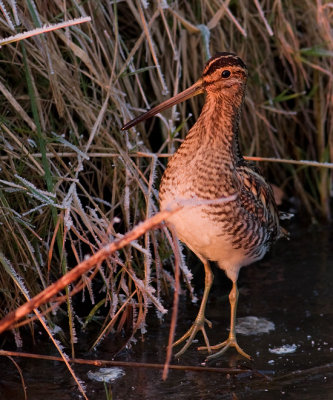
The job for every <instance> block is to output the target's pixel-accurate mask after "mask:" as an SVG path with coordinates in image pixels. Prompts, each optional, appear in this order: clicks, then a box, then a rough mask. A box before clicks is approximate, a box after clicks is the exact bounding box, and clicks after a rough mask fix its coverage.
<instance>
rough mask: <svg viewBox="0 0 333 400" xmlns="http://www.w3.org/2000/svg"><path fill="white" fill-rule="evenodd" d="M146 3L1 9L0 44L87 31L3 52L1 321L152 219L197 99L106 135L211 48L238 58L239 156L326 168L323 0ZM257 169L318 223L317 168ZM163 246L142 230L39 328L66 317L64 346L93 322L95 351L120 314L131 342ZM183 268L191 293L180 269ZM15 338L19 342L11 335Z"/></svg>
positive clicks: (192, 75)
mask: <svg viewBox="0 0 333 400" xmlns="http://www.w3.org/2000/svg"><path fill="white" fill-rule="evenodd" d="M144 3H145V2H143V1H142V2H140V1H134V0H124V1H119V2H117V3H112V2H109V1H98V2H97V1H92V0H91V1H89V0H88V1H85V2H82V3H78V2H75V1H67V2H62V1H60V0H56V1H52V2H45V1H41V0H40V1H36V2H35V3H33V1H32V0H24V1H21V2H20V4H18V6H17V8H12V2H8V3H6V4H2V2H0V6H1V8H2V9H3V8H4V7H7V12H8V15H10V16H7V18H5V17H3V18H2V19H1V20H0V30H1V36H3V37H6V36H9V35H11V34H13V33H14V32H19V31H24V30H29V29H32V28H34V27H36V26H39V25H43V24H44V23H46V22H51V23H56V22H60V21H63V20H65V19H71V18H77V17H81V16H86V15H89V16H91V17H92V22H91V23H90V24H84V25H80V26H76V27H73V28H70V29H67V30H65V31H56V32H52V33H49V34H46V35H44V36H40V37H35V38H31V39H28V40H25V41H24V42H21V43H20V44H11V45H8V46H5V47H3V48H1V53H0V75H1V79H0V97H1V110H0V112H1V119H0V148H1V153H0V162H1V171H0V179H1V181H0V231H1V236H2V240H1V245H0V262H1V265H2V271H1V274H0V287H1V288H2V289H1V291H2V296H1V303H0V304H1V307H0V309H1V314H2V315H5V314H6V313H8V311H9V310H13V309H14V308H16V307H17V306H19V305H20V304H22V302H23V301H24V300H25V299H27V298H31V297H32V296H34V295H36V294H37V293H39V292H40V291H41V290H43V289H45V288H46V287H47V285H48V284H49V283H50V282H53V281H54V280H55V279H57V278H58V277H60V276H62V275H63V274H65V273H66V271H68V270H69V269H71V268H72V267H73V266H74V265H76V264H77V263H79V262H80V261H82V260H83V259H84V257H85V255H86V254H91V253H95V252H96V251H97V250H98V249H100V248H101V247H102V246H103V245H105V244H106V243H108V242H110V241H113V240H115V239H116V238H120V237H121V236H122V235H123V234H124V233H125V232H127V231H129V230H130V229H131V228H132V227H133V226H135V225H136V224H137V223H138V222H139V221H141V220H144V219H145V218H147V217H149V216H151V215H153V214H154V213H156V211H157V210H158V202H157V192H156V188H157V187H158V182H159V177H160V176H161V173H162V171H163V168H164V165H165V159H164V158H160V157H159V155H160V154H162V153H172V152H173V151H174V150H175V148H176V147H177V146H178V142H179V141H180V140H181V139H182V138H183V137H184V135H185V133H186V132H187V130H188V128H189V126H190V125H191V124H193V121H194V120H195V119H196V118H197V116H198V114H199V112H200V107H201V105H202V103H203V101H204V99H203V98H194V99H193V100H191V101H190V102H188V103H187V104H184V105H182V106H180V107H179V108H177V110H179V111H180V114H178V113H177V112H176V111H175V110H173V111H172V112H171V113H169V114H168V115H167V116H166V114H165V115H164V116H160V125H158V124H157V122H156V120H155V122H154V121H148V122H147V123H146V126H145V127H146V129H144V128H143V127H142V126H141V127H139V128H137V130H134V129H132V130H131V131H130V132H128V133H120V127H121V126H122V125H123V123H124V122H125V121H128V120H129V119H131V118H132V117H134V116H136V115H137V114H138V113H140V112H141V111H142V110H145V109H146V108H147V107H150V106H152V105H153V104H157V103H158V102H161V101H162V100H164V99H165V98H166V97H167V96H171V95H173V94H174V93H176V92H179V91H180V90H182V89H184V88H185V87H188V86H189V85H191V84H192V83H193V82H194V81H195V80H196V79H198V77H199V76H200V74H201V71H202V68H203V65H204V63H205V61H206V60H207V57H208V56H209V53H211V54H214V52H216V51H234V52H236V53H237V54H239V55H240V56H241V57H242V58H244V59H245V60H246V62H247V64H248V67H249V71H250V79H249V88H248V94H247V98H246V103H245V107H244V114H243V121H242V137H241V140H242V147H243V151H244V153H245V154H247V155H250V156H252V155H257V156H262V157H277V158H287V159H297V160H299V159H308V160H318V161H322V162H329V161H332V160H333V123H332V104H333V102H332V92H333V90H332V89H333V87H332V86H333V84H332V83H333V79H332V78H333V75H332V71H333V68H332V56H333V48H332V43H333V42H332V37H331V29H332V27H331V26H330V20H332V18H331V17H332V12H333V11H332V8H330V6H329V4H328V3H324V2H323V3H322V2H320V1H317V2H314V1H312V0H305V1H304V2H296V3H295V4H294V5H293V6H291V5H290V4H289V5H288V6H284V3H283V2H282V1H281V0H275V1H273V0H268V1H265V2H263V1H261V2H259V1H258V0H257V1H249V0H248V1H247V0H243V1H241V2H229V1H224V2H222V1H220V0H219V1H218V0H213V1H211V0H210V1H208V0H201V1H190V2H189V1H187V2H171V3H170V6H167V2H166V1H161V2H157V1H156V2H153V1H152V2H150V5H149V6H148V7H147V8H145V7H144ZM33 4H35V7H34V6H33ZM64 4H66V9H64ZM16 14H17V15H16ZM16 18H17V19H16ZM19 21H20V24H19V25H18V22H19ZM14 25H15V27H14ZM189 112H191V113H192V115H193V117H192V118H189ZM138 152H139V153H144V154H145V156H142V154H138ZM153 152H154V153H153ZM261 166H262V168H264V169H265V174H266V176H268V177H269V178H270V181H271V182H273V183H275V184H276V185H278V186H280V187H283V188H284V190H285V191H286V193H287V194H288V195H289V196H293V198H294V199H296V200H297V201H298V202H299V204H300V207H301V208H303V209H305V210H306V211H307V213H308V214H309V215H310V216H312V217H314V216H324V217H327V218H329V217H330V203H329V202H330V186H331V174H330V172H329V170H328V169H324V168H323V169H316V168H310V167H304V166H298V165H285V164H282V165H278V164H276V163H274V164H273V163H269V164H267V165H266V164H264V165H261ZM170 242H171V239H170V237H169V235H168V233H167V232H166V231H165V230H162V231H151V232H148V233H146V234H145V235H144V237H143V238H142V239H140V240H138V241H137V242H135V243H133V246H131V247H127V248H126V249H125V250H122V251H120V252H119V253H117V254H116V255H114V256H113V257H110V259H109V260H108V261H107V262H104V263H103V264H102V265H101V266H100V268H99V269H98V271H97V275H98V276H99V279H97V280H95V281H92V280H91V276H90V275H89V274H87V275H86V276H83V277H82V280H83V282H84V283H85V284H86V285H87V287H86V290H85V291H84V292H83V296H82V297H83V300H84V301H85V303H86V304H85V307H86V308H85V310H84V313H83V312H82V309H81V307H80V306H79V305H78V304H75V303H73V302H72V300H71V298H70V296H69V291H70V289H71V288H70V287H68V288H67V290H66V293H65V295H67V308H66V309H65V308H62V309H60V311H58V313H56V314H48V316H47V319H48V321H47V322H48V324H49V326H51V327H52V326H53V325H54V323H55V321H58V316H59V315H60V316H61V315H63V314H67V316H68V317H67V328H66V327H65V325H62V327H63V329H64V330H65V331H66V330H68V331H69V332H70V338H71V339H70V343H71V346H72V353H74V344H75V342H76V341H77V336H78V334H77V329H78V327H80V329H82V328H83V327H86V325H87V324H89V323H93V324H98V326H99V332H100V334H97V336H96V337H95V338H94V340H95V343H97V342H98V341H99V340H100V338H101V337H102V336H103V335H105V334H106V333H108V332H111V331H112V332H115V331H116V330H117V329H118V330H119V331H121V329H122V328H124V326H125V325H126V324H125V322H126V320H127V323H128V324H129V326H130V329H129V330H130V334H129V337H132V335H133V334H134V333H135V332H136V331H137V330H138V329H141V331H142V332H144V331H145V318H146V315H147V312H148V307H149V306H154V307H155V309H156V310H157V312H158V313H159V314H161V313H164V312H165V308H164V306H163V302H162V300H161V298H162V297H161V296H162V295H163V294H165V293H166V292H167V289H168V287H169V286H173V284H174V278H173V275H172V273H170V271H171V269H170V267H168V265H170V262H169V261H170V259H172V257H173V256H172V251H171V245H170ZM181 269H182V271H183V277H185V280H186V281H187V283H188V287H189V289H190V290H191V286H190V283H189V279H190V274H189V273H188V271H187V269H186V266H185V264H184V262H183V261H182V263H181ZM95 272H96V271H95ZM96 281H97V282H99V283H98V284H96V283H95V282H96ZM73 304H74V305H73ZM45 307H47V306H45ZM100 312H101V314H100ZM101 315H103V316H104V315H106V318H105V319H104V318H103V319H101ZM15 338H16V340H17V342H18V343H19V342H20V340H21V339H20V334H19V330H15Z"/></svg>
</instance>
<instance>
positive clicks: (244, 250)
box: [122, 52, 283, 361]
mask: <svg viewBox="0 0 333 400" xmlns="http://www.w3.org/2000/svg"><path fill="white" fill-rule="evenodd" d="M247 78H248V69H247V66H246V64H245V63H244V62H243V61H242V59H241V58H240V57H239V56H237V55H236V54H234V53H230V52H218V53H216V54H215V56H213V57H211V58H210V59H209V60H208V61H207V63H206V65H205V67H204V70H203V73H202V76H201V78H200V79H199V80H198V81H196V82H195V83H194V84H193V85H192V86H190V87H189V88H188V89H186V90H184V91H183V92H181V93H179V94H177V95H176V96H174V97H172V98H170V99H168V100H166V101H164V102H162V103H161V104H159V105H158V106H156V107H154V108H152V109H150V110H148V111H147V112H146V113H144V114H142V115H140V116H138V117H137V118H135V119H134V120H132V121H130V122H129V123H127V124H125V125H124V126H123V128H122V129H123V130H125V129H130V128H131V127H132V126H134V125H136V124H137V123H139V122H141V121H144V120H146V119H147V118H150V117H152V116H154V115H156V114H158V113H160V112H162V111H163V110H165V109H167V108H169V107H172V106H174V105H175V104H178V103H180V102H182V101H184V100H187V99H189V98H191V97H193V96H196V95H198V94H203V93H204V94H205V95H206V97H205V102H204V105H203V108H202V110H201V113H200V115H199V117H198V119H197V121H196V122H195V124H194V125H193V126H192V128H191V129H190V130H189V132H188V133H187V135H186V137H185V139H184V141H183V142H182V144H181V145H180V147H179V148H178V150H177V151H176V152H175V154H174V155H173V156H172V157H171V159H170V160H169V162H168V164H167V167H166V169H165V172H164V174H163V176H162V179H161V183H160V188H159V202H160V209H161V210H166V209H168V208H170V206H171V205H175V204H178V205H183V207H182V208H181V209H180V210H179V211H178V212H177V213H175V214H173V215H171V216H170V217H169V218H168V219H167V220H166V224H167V225H168V226H169V227H171V228H172V229H173V230H174V231H175V232H176V234H177V237H178V238H179V239H180V240H181V241H182V242H184V243H185V244H186V245H187V246H188V247H189V249H190V250H192V251H193V252H194V253H195V254H196V256H197V257H198V258H199V259H200V260H201V261H202V263H203V266H204V270H205V287H204V292H203V296H202V300H201V305H200V308H199V312H198V314H197V316H196V318H195V321H194V323H193V325H192V326H191V327H190V328H189V330H188V331H187V332H186V333H185V334H184V335H183V336H182V337H181V338H180V339H178V340H177V341H175V342H174V343H173V346H178V345H180V344H182V343H183V347H182V348H181V349H180V351H179V352H178V353H176V354H175V356H176V357H177V358H178V357H180V356H181V355H182V354H183V353H184V352H185V351H186V350H187V349H188V348H189V346H190V345H191V344H192V343H193V341H194V339H195V337H196V336H197V334H198V333H199V332H201V333H202V335H203V338H204V341H205V346H202V347H199V350H206V351H207V352H208V354H209V355H208V357H207V359H206V360H208V361H209V360H211V359H214V358H218V357H221V356H222V355H223V354H224V353H225V352H226V350H227V349H229V348H231V347H234V348H235V349H236V350H237V352H238V353H239V354H240V355H241V356H243V357H245V358H247V359H250V360H251V356H250V355H248V354H247V353H246V352H245V351H244V350H243V349H242V348H241V347H240V346H239V344H238V342H237V337H236V312H237V303H238V296H239V291H238V287H237V279H238V275H239V271H240V269H241V268H242V267H244V266H247V265H250V264H252V263H254V262H255V261H258V260H260V259H262V258H263V256H264V255H265V254H266V253H267V251H268V250H269V249H270V248H271V246H272V244H273V243H274V242H275V241H276V240H277V239H278V238H279V237H280V236H282V235H283V231H282V228H281V227H280V223H279V212H278V209H277V205H276V202H275V200H274V195H273V191H272V188H271V186H270V184H269V183H268V182H266V180H265V179H264V177H263V176H262V175H261V173H260V171H259V169H258V168H257V167H256V166H255V165H254V164H252V163H250V162H248V161H246V160H245V159H244V158H243V155H242V153H241V149H240V145H239V139H238V138H239V123H240V117H241V111H242V106H243V102H244V98H245V91H246V83H247ZM228 199H229V200H228ZM211 262H215V263H217V265H218V267H219V268H220V269H222V270H224V272H225V274H226V275H227V277H228V278H229V279H230V280H231V281H232V289H231V291H230V294H229V302H230V330H229V336H228V337H227V339H226V340H224V341H223V342H221V343H219V344H217V345H210V342H209V339H208V335H207V333H206V326H209V327H211V326H212V324H211V322H210V321H209V320H208V319H207V318H206V316H205V313H206V306H207V300H208V296H209V292H210V289H211V286H212V283H213V272H212V269H211V266H210V263H211Z"/></svg>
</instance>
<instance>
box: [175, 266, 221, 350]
mask: <svg viewBox="0 0 333 400" xmlns="http://www.w3.org/2000/svg"><path fill="white" fill-rule="evenodd" d="M202 262H203V264H204V267H205V290H204V293H203V297H202V300H201V305H200V309H199V312H198V315H197V317H196V319H195V321H194V323H193V325H192V326H191V328H190V329H189V330H188V331H187V332H186V333H185V334H184V335H183V336H182V337H181V338H180V339H178V340H177V341H176V342H175V343H173V344H172V346H177V345H178V344H180V343H182V342H183V341H184V340H186V339H187V340H186V343H185V345H184V346H183V347H182V349H181V350H180V351H179V352H178V353H176V354H175V357H179V356H181V355H182V354H183V353H184V352H185V351H186V350H187V349H188V348H189V347H190V345H191V343H192V342H193V339H194V338H195V336H196V334H197V333H198V332H199V331H201V333H202V335H203V337H204V340H205V343H206V346H207V349H208V352H209V353H211V350H210V344H209V341H208V337H207V334H206V330H205V323H207V325H208V326H209V327H210V328H211V327H212V323H211V322H210V321H208V320H207V319H206V317H205V310H206V304H207V299H208V295H209V291H210V288H211V286H212V283H213V278H214V276H213V273H212V270H211V268H210V266H209V263H208V261H207V260H204V259H202Z"/></svg>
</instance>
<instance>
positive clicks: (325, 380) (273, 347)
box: [0, 225, 333, 400]
mask: <svg viewBox="0 0 333 400" xmlns="http://www.w3.org/2000/svg"><path fill="white" fill-rule="evenodd" d="M289 230H290V231H291V233H292V237H291V240H290V241H280V242H279V243H278V244H277V245H276V246H275V249H274V251H273V252H272V253H271V255H270V256H269V257H267V258H265V259H264V260H262V261H261V262H259V263H257V264H256V265H253V266H250V267H247V268H244V269H243V270H242V272H241V275H240V279H239V288H240V297H239V307H238V317H240V318H241V317H248V316H254V317H258V318H265V319H266V320H267V321H269V323H270V325H269V326H270V327H271V328H272V326H273V324H274V329H271V330H269V332H268V333H261V334H255V335H241V334H239V335H238V340H239V344H240V345H241V346H242V347H243V348H244V350H245V351H247V352H248V353H249V354H251V355H252V356H253V357H254V361H253V362H249V361H247V360H244V359H241V358H239V357H238V356H237V354H236V353H235V351H234V350H233V349H231V350H229V351H228V352H227V353H226V355H225V356H224V357H223V358H222V359H221V360H219V361H217V362H212V363H210V364H209V366H212V367H237V368H244V369H247V368H251V369H253V370H254V371H256V370H258V371H260V372H261V373H264V374H265V375H266V376H267V378H265V377H262V376H261V377H260V376H258V374H256V373H255V372H254V373H252V374H249V373H247V372H244V373H242V374H239V375H237V376H228V375H225V374H222V373H213V372H193V371H170V372H169V377H168V379H167V381H165V382H163V381H162V379H161V374H162V373H161V371H160V370H151V369H138V368H136V369H135V368H122V376H119V378H116V379H115V380H114V381H113V382H112V383H111V384H110V385H108V386H109V387H111V390H112V399H114V400H123V399H126V400H129V399H149V400H155V399H158V400H164V399H177V400H178V399H179V400H181V399H191V400H197V399H202V400H205V399H209V400H212V399H214V400H215V399H219V400H220V399H221V400H222V399H232V400H235V399H239V400H240V399H248V400H254V399H255V400H266V399H269V400H275V399H302V400H310V399H311V400H317V399H325V400H326V399H328V400H329V399H333V308H332V306H333V226H332V225H331V226H325V227H323V226H319V227H318V226H311V227H302V226H299V225H298V226H296V227H289ZM214 274H215V284H214V286H213V289H212V292H211V296H210V301H209V304H208V309H207V318H208V319H210V320H211V321H212V323H213V328H212V329H208V331H207V333H208V336H209V339H210V342H211V344H216V343H219V342H221V341H222V340H224V339H225V338H226V336H227V334H228V331H227V328H228V321H229V304H228V297H227V294H228V291H229V290H230V284H229V282H228V280H227V279H226V278H225V277H224V274H223V272H220V271H219V270H217V269H214ZM199 275H200V273H199ZM200 286H201V285H200V276H199V279H198V280H197V282H196V288H197V293H198V296H200ZM201 288H202V286H201ZM180 302H181V305H180V309H179V322H178V325H177V334H176V337H179V336H180V335H181V334H183V333H184V332H185V331H186V330H187V329H188V328H189V327H190V325H191V323H192V322H193V320H194V318H195V316H196V313H197V310H198V304H196V305H193V304H191V303H190V302H188V301H186V299H185V298H184V297H182V298H181V301H180ZM148 330H149V334H147V335H146V336H145V340H144V341H143V342H141V341H138V342H137V343H136V344H135V345H134V346H133V347H132V349H130V350H127V351H124V352H122V353H121V354H120V355H119V356H118V357H117V358H116V359H117V360H123V361H135V362H150V363H163V362H164V360H165V346H166V344H167V340H168V334H169V331H168V330H169V320H165V321H164V323H162V324H161V325H160V324H159V323H158V322H157V321H156V319H155V318H152V319H151V322H150V325H149V329H148ZM198 340H199V344H203V342H202V337H201V336H200V335H198ZM196 347H197V345H193V346H192V347H191V348H190V349H189V350H188V351H187V352H186V353H185V355H184V356H183V357H182V358H181V359H180V362H179V364H184V365H201V363H202V362H203V361H204V359H205V353H202V352H198V351H197V349H196ZM109 348H111V344H110V343H108V342H107V340H106V341H105V342H104V343H103V345H102V346H101V348H100V349H99V350H98V353H97V354H94V355H93V358H101V359H112V354H111V352H110V351H109ZM24 350H25V351H31V349H24ZM34 351H36V352H38V349H34ZM287 351H289V353H288V352H287ZM40 352H42V349H40ZM44 353H45V352H44ZM80 356H82V355H80ZM84 356H86V357H87V358H92V357H91V355H84ZM16 361H17V362H18V364H19V366H20V367H21V369H22V374H23V377H24V381H25V384H26V386H27V394H28V399H29V400H39V399H45V398H47V400H56V399H57V400H58V399H60V398H61V399H62V400H66V399H80V398H82V396H81V395H80V394H79V392H78V390H77V389H76V386H75V383H73V381H72V379H71V377H70V376H69V373H68V371H67V370H66V368H65V367H64V366H63V365H61V364H60V363H58V362H47V361H31V360H22V359H16ZM0 368H1V371H2V372H1V375H0V399H1V400H7V399H8V400H9V399H24V396H23V391H22V387H21V382H20V377H19V374H18V372H17V370H16V368H15V367H14V365H13V364H12V362H11V361H10V360H9V359H7V358H0ZM75 371H76V372H77V374H78V376H79V377H80V378H81V380H83V381H84V382H85V385H86V388H87V395H88V397H89V399H90V400H97V399H98V400H100V399H106V398H107V396H106V394H105V388H104V384H103V383H101V382H97V381H95V380H92V379H91V378H94V376H93V375H91V373H90V375H89V376H88V372H89V371H91V372H98V371H99V368H97V367H96V368H94V367H86V366H79V367H78V366H76V367H75Z"/></svg>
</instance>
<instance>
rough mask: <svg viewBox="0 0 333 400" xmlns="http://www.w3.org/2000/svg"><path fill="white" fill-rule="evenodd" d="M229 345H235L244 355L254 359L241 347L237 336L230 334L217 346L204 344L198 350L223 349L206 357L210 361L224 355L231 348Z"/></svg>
mask: <svg viewBox="0 0 333 400" xmlns="http://www.w3.org/2000/svg"><path fill="white" fill-rule="evenodd" d="M229 347H234V348H235V349H236V350H237V351H238V353H239V354H240V355H242V356H243V357H245V358H247V359H249V360H252V357H251V356H250V355H248V354H247V353H245V351H244V350H243V349H242V348H241V347H239V345H238V343H237V340H236V338H235V337H232V336H229V337H228V339H227V340H225V341H224V342H222V343H219V344H217V345H215V346H209V348H208V346H207V347H205V346H202V347H199V348H198V350H208V351H209V352H210V351H212V350H219V349H221V350H220V351H218V352H217V353H214V354H211V355H210V356H208V357H207V358H206V361H210V360H213V359H215V358H218V357H220V356H222V355H223V354H224V353H225V352H226V351H227V350H228V349H229Z"/></svg>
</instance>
